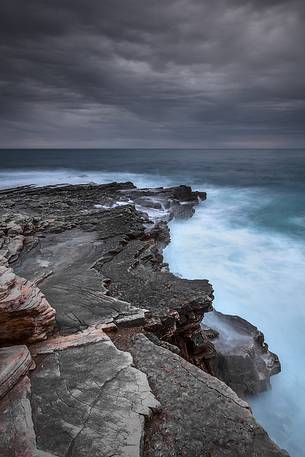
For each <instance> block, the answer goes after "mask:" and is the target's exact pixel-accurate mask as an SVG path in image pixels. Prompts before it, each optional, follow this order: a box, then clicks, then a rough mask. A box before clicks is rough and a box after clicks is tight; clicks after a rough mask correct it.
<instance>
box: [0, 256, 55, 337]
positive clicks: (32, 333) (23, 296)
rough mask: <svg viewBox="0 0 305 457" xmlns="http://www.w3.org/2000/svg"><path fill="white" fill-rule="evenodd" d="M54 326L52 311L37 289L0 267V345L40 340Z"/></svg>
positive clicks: (11, 271) (10, 271)
mask: <svg viewBox="0 0 305 457" xmlns="http://www.w3.org/2000/svg"><path fill="white" fill-rule="evenodd" d="M54 323H55V310H54V309H53V308H52V307H51V306H50V305H49V303H48V301H47V300H46V298H45V296H44V295H43V294H42V293H41V292H40V290H39V289H38V287H36V286H35V285H34V284H33V283H31V282H30V281H27V280H26V279H23V278H21V277H19V276H17V275H15V273H14V272H13V270H12V268H8V267H7V266H5V265H0V344H7V343H14V342H25V343H31V342H34V341H39V340H43V339H45V338H46V337H47V335H48V334H50V333H51V332H52V330H53V327H54Z"/></svg>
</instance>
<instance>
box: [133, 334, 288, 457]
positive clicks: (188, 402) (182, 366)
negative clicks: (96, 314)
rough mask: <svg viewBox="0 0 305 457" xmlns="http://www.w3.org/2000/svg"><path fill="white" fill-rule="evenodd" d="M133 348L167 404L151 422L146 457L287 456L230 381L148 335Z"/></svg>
mask: <svg viewBox="0 0 305 457" xmlns="http://www.w3.org/2000/svg"><path fill="white" fill-rule="evenodd" d="M129 348H130V351H131V353H132V355H133V357H134V361H135V364H136V366H137V368H139V369H140V370H141V371H143V372H144V373H146V375H147V377H148V380H149V383H150V385H151V387H152V389H153V392H154V394H155V395H156V397H157V398H158V400H159V401H160V403H161V406H162V411H161V413H160V414H159V415H158V417H157V416H154V419H153V421H152V422H151V423H149V424H148V426H147V431H146V441H145V445H146V454H145V455H146V457H178V456H179V457H203V456H206V457H211V456H213V457H241V456H242V457H246V456H247V457H258V456H259V457H284V456H286V457H287V455H288V454H287V453H286V452H285V451H282V450H280V449H279V448H278V447H277V446H276V445H275V444H274V443H273V442H272V441H271V440H270V438H269V437H268V435H267V433H266V432H265V431H264V430H263V429H262V427H261V426H260V425H258V424H257V423H256V421H255V419H254V418H253V416H252V414H251V411H250V409H249V406H248V404H247V403H246V402H244V401H242V400H241V399H240V398H239V397H238V396H237V395H236V394H235V393H234V392H233V391H232V390H231V389H230V388H229V387H228V386H226V384H224V383H223V382H221V381H220V380H218V379H217V378H215V377H213V376H211V375H209V374H208V373H205V372H204V371H202V370H200V369H198V368H197V367H195V366H194V365H192V364H190V363H188V362H187V361H185V360H183V359H182V358H181V357H179V356H178V355H176V354H173V353H172V352H171V351H168V350H167V349H165V348H162V347H160V346H155V345H154V344H153V343H152V342H151V341H149V340H148V339H147V338H146V337H145V336H144V335H138V336H136V337H135V338H134V340H133V341H132V342H131V343H130V346H129Z"/></svg>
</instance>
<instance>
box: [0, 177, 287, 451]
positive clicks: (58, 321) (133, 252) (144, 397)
mask: <svg viewBox="0 0 305 457" xmlns="http://www.w3.org/2000/svg"><path fill="white" fill-rule="evenodd" d="M205 198H206V194H205V193H202V192H193V191H192V189H191V188H190V187H187V186H179V187H173V188H166V189H165V188H157V189H137V188H136V187H135V186H134V185H133V184H132V183H130V182H127V183H112V184H106V185H95V184H88V185H75V186H72V185H66V186H48V187H43V188H37V187H31V186H27V187H22V188H15V189H10V190H4V191H0V357H1V359H0V397H1V399H0V418H1V432H2V433H1V434H2V435H3V436H5V439H4V441H3V442H2V443H0V454H1V455H3V456H4V457H11V456H18V457H22V456H24V457H30V456H40V457H52V456H54V457H56V456H57V457H72V456H73V457H74V456H85V455H86V456H87V455H90V456H103V457H111V456H114V455H117V456H130V457H133V456H138V455H144V456H146V457H161V456H168V457H169V456H181V457H193V456H194V457H196V456H198V457H199V456H209V457H212V456H213V457H215V456H232V457H233V456H234V457H235V456H244V455H248V456H253V457H254V456H287V455H288V454H287V453H286V452H285V451H282V450H280V449H279V448H278V447H277V446H276V445H275V444H274V443H273V442H272V441H271V440H270V438H269V437H268V435H267V434H266V432H265V431H264V430H263V429H262V428H261V427H260V426H259V425H258V424H257V423H256V421H255V419H254V418H253V416H252V414H251V411H250V409H249V406H248V405H247V403H246V402H244V401H243V400H241V399H240V398H239V397H238V396H237V394H238V395H244V394H249V393H251V394H253V393H257V392H260V391H262V390H264V389H266V388H268V387H270V376H271V375H273V374H276V373H278V372H279V371H280V362H279V360H278V358H277V356H276V355H275V354H273V353H271V352H270V351H269V349H268V346H267V344H266V343H265V342H264V336H263V335H262V333H261V332H259V331H258V330H257V329H256V328H255V327H253V326H252V325H251V324H249V323H248V322H246V321H244V320H242V319H240V318H238V317H236V316H224V315H221V314H220V313H216V311H212V310H213V307H212V301H213V288H212V286H211V285H210V284H209V282H208V281H207V280H187V279H183V278H179V277H177V276H175V275H173V274H172V273H171V272H170V271H169V269H168V266H167V265H166V264H165V263H164V261H163V256H162V250H163V248H164V247H165V246H166V245H167V244H168V243H169V241H170V234H169V229H168V224H167V223H168V221H169V220H171V219H172V218H189V217H191V216H192V214H193V213H194V211H195V208H196V205H198V204H199V202H201V201H204V200H205ZM23 278H24V279H23ZM211 311H212V312H211ZM209 316H210V317H209ZM223 381H224V382H223ZM232 389H233V390H232ZM234 391H235V392H234Z"/></svg>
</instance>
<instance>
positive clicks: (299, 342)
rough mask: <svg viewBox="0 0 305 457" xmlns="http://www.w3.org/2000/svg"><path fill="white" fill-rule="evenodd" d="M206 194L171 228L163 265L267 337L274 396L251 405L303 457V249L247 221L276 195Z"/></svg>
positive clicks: (271, 430)
mask: <svg viewBox="0 0 305 457" xmlns="http://www.w3.org/2000/svg"><path fill="white" fill-rule="evenodd" d="M205 190H207V191H208V200H207V202H206V203H204V204H202V205H201V206H199V208H198V209H197V211H196V213H195V215H194V216H193V218H192V219H189V220H187V221H177V220H176V221H173V222H172V223H171V244H170V245H169V246H168V247H167V249H166V250H165V261H166V262H168V263H169V266H170V269H171V271H173V272H177V273H179V274H180V275H182V276H184V277H187V278H191V279H195V278H208V279H209V280H210V282H211V283H212V284H213V286H214V288H215V296H216V298H215V302H214V304H215V306H216V308H217V309H218V310H219V311H222V312H224V313H227V314H236V315H239V316H241V317H243V318H245V319H247V320H249V321H250V322H251V323H253V324H254V325H256V326H258V328H259V329H260V330H262V331H263V332H264V333H265V337H266V341H267V342H268V343H269V346H270V349H271V350H273V351H274V352H276V353H277V354H278V355H279V357H280V360H281V363H282V373H281V374H280V375H277V376H275V377H274V378H273V381H272V385H273V390H272V391H270V392H266V393H265V394H264V395H263V396H257V397H255V398H253V399H251V400H250V403H251V406H252V408H253V409H254V412H255V413H256V415H257V418H258V420H259V421H260V422H261V423H262V424H263V425H264V426H265V427H266V429H267V431H268V432H269V433H270V434H271V436H272V437H273V438H274V439H275V440H276V441H277V442H278V443H279V444H280V445H281V446H282V447H284V448H285V447H288V448H289V451H290V453H291V455H295V456H299V455H302V452H303V450H304V449H305V435H304V433H303V428H304V411H305V391H304V385H305V364H304V354H305V338H304V328H305V281H304V265H305V246H304V244H302V243H301V241H298V240H297V239H296V238H294V237H290V236H288V235H284V234H280V233H279V232H274V231H269V230H267V229H263V228H262V227H260V228H259V227H258V226H257V225H256V221H255V220H253V221H252V220H251V219H250V218H249V217H248V216H249V215H251V214H253V211H252V210H253V208H254V207H257V208H259V207H260V206H261V207H263V206H264V205H265V204H266V202H268V203H270V201H271V198H273V197H272V196H271V195H270V194H269V195H268V194H266V192H263V190H260V189H248V190H247V189H239V188H238V189H237V188H236V189H232V188H215V187H213V188H210V189H205ZM227 337H228V338H229V337H230V335H227ZM288 411H289V416H288ZM283 424H284V426H283Z"/></svg>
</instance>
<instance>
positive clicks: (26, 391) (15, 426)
mask: <svg viewBox="0 0 305 457" xmlns="http://www.w3.org/2000/svg"><path fill="white" fill-rule="evenodd" d="M30 388H31V386H30V380H29V378H28V377H27V376H24V377H23V378H22V379H21V380H20V381H19V382H18V383H17V384H16V385H15V386H14V387H13V388H12V389H11V390H10V391H9V392H7V394H6V395H5V396H4V397H3V398H2V399H1V400H0V455H1V457H36V440H35V431H34V427H33V422H32V413H31V404H30V400H29V396H30ZM37 457H38V456H37Z"/></svg>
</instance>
